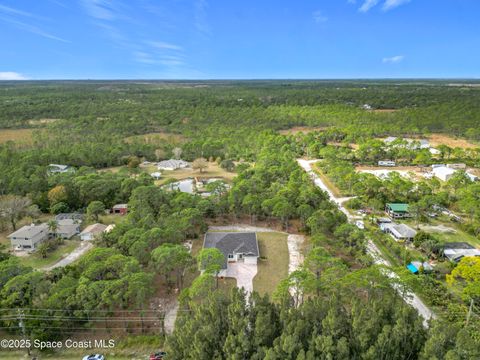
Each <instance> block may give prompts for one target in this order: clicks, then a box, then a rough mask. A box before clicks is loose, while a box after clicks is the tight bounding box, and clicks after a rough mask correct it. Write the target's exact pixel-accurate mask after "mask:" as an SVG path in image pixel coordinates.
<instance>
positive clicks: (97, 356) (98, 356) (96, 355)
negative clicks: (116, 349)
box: [82, 354, 105, 360]
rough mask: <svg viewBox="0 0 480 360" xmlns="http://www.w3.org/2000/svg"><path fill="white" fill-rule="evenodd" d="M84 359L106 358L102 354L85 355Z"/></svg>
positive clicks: (102, 359)
mask: <svg viewBox="0 0 480 360" xmlns="http://www.w3.org/2000/svg"><path fill="white" fill-rule="evenodd" d="M82 360H105V356H103V355H100V354H92V355H85V356H84V357H83V359H82Z"/></svg>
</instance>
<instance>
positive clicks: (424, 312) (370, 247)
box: [297, 159, 436, 327]
mask: <svg viewBox="0 0 480 360" xmlns="http://www.w3.org/2000/svg"><path fill="white" fill-rule="evenodd" d="M317 161H318V160H303V159H298V160H297V162H298V164H299V165H300V166H301V167H302V168H303V169H304V170H305V171H306V172H307V173H308V174H309V175H310V177H311V178H312V180H313V182H314V183H315V185H317V186H318V187H319V188H321V189H322V190H324V191H325V192H326V193H327V194H328V196H329V197H330V199H331V200H332V201H333V202H334V203H335V204H337V206H338V208H339V209H340V211H341V212H343V213H344V214H345V215H346V216H347V218H348V221H350V222H352V223H353V222H355V220H357V218H356V217H355V216H353V215H352V214H350V212H349V211H348V210H347V209H346V208H345V207H344V206H343V205H342V204H343V201H342V199H339V198H336V197H335V195H334V194H333V193H332V192H331V191H330V189H329V188H328V187H327V186H326V185H325V184H324V182H323V181H322V179H321V178H320V177H319V176H318V175H317V174H316V173H315V172H314V171H313V170H312V166H311V164H313V163H315V162H317ZM367 253H368V254H369V255H370V256H371V257H372V258H373V260H374V262H375V264H377V265H383V266H385V267H384V268H382V270H381V271H382V273H383V274H384V275H385V276H387V277H388V278H390V279H392V280H394V282H392V287H393V288H394V289H395V290H396V291H397V293H398V294H399V295H400V296H401V297H402V298H403V300H404V301H405V302H406V303H407V304H409V305H411V306H413V307H414V308H415V309H416V310H417V311H418V313H419V314H420V315H421V316H422V317H423V325H424V326H425V327H428V321H429V320H430V319H432V318H433V319H436V315H435V314H434V313H433V312H432V311H431V310H430V309H429V308H428V307H427V306H426V305H425V304H424V303H423V301H422V300H421V299H420V298H419V297H418V296H417V295H416V294H415V293H412V292H410V291H404V288H403V286H402V285H401V284H400V283H399V282H400V278H399V277H398V275H397V274H395V273H394V272H393V271H392V270H390V269H388V267H390V266H391V264H390V263H389V262H388V261H387V260H386V259H385V258H384V257H383V255H382V253H381V251H380V250H379V249H378V248H377V246H376V245H375V244H374V243H373V242H372V241H370V240H369V241H368V244H367Z"/></svg>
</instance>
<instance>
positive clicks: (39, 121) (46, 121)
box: [28, 118, 60, 126]
mask: <svg viewBox="0 0 480 360" xmlns="http://www.w3.org/2000/svg"><path fill="white" fill-rule="evenodd" d="M59 120H60V119H48V118H47V119H32V120H28V125H32V126H43V125H48V124H53V123H54V122H57V121H59Z"/></svg>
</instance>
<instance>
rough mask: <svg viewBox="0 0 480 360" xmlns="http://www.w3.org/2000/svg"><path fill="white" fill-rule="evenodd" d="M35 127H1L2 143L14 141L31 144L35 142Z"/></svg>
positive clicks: (0, 141) (0, 136)
mask: <svg viewBox="0 0 480 360" xmlns="http://www.w3.org/2000/svg"><path fill="white" fill-rule="evenodd" d="M32 134H33V129H0V144H3V143H6V142H7V141H13V142H15V143H16V144H20V145H30V144H32V142H33V137H32Z"/></svg>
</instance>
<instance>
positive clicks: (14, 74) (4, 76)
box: [0, 71, 28, 80]
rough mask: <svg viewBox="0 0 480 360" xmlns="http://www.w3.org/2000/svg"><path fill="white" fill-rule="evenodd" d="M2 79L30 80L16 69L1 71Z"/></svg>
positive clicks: (0, 76) (0, 78)
mask: <svg viewBox="0 0 480 360" xmlns="http://www.w3.org/2000/svg"><path fill="white" fill-rule="evenodd" d="M0 80H28V78H27V77H26V76H24V75H22V74H19V73H17V72H14V71H3V72H0Z"/></svg>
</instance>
